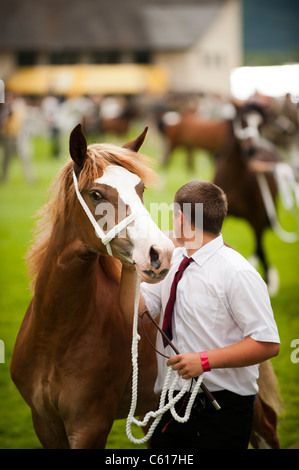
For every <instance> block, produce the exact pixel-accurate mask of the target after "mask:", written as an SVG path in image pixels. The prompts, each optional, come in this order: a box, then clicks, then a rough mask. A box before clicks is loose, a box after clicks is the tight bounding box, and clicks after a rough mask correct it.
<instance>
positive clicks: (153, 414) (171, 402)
mask: <svg viewBox="0 0 299 470" xmlns="http://www.w3.org/2000/svg"><path fill="white" fill-rule="evenodd" d="M139 299H140V276H139V274H138V273H137V271H136V289H135V301H134V319H133V332H132V336H133V338H132V366H133V374H132V401H131V407H130V411H129V414H128V417H127V423H126V433H127V436H128V438H129V439H130V441H131V442H133V443H134V444H143V443H145V442H147V441H148V440H149V439H150V438H151V437H152V435H153V433H154V430H155V429H156V427H157V425H158V424H159V422H160V420H161V418H162V416H163V414H164V413H165V412H166V411H168V410H169V409H170V412H171V414H172V416H173V418H174V419H175V420H176V421H178V422H179V423H186V422H187V421H188V419H189V418H190V414H191V409H192V406H193V403H194V401H195V398H196V396H197V394H198V390H199V387H200V385H201V382H202V375H201V376H200V377H198V380H197V382H196V384H195V387H194V389H193V391H192V393H191V396H190V398H189V401H188V404H187V407H186V412H185V415H184V416H179V415H178V414H177V412H176V410H175V408H174V406H175V404H176V403H177V402H178V401H179V400H180V399H181V398H182V396H183V395H184V394H185V393H186V392H187V391H188V389H189V388H190V386H191V381H192V379H189V380H186V381H185V382H186V383H185V384H184V386H183V388H182V389H181V390H180V392H179V393H178V394H177V395H176V396H174V392H175V387H176V385H177V383H178V381H179V379H180V376H179V375H178V373H177V372H175V371H173V370H172V367H171V366H169V367H168V371H167V375H166V378H165V381H164V385H163V389H162V392H161V396H160V403H159V408H158V409H157V410H156V411H149V412H148V413H147V414H146V415H145V417H144V419H143V420H142V421H139V420H136V419H135V417H134V416H135V412H136V407H137V395H138V342H139V340H140V336H139V334H138V307H139ZM173 375H175V378H174V379H173V380H172V383H171V378H172V376H173ZM167 390H169V397H168V403H167V404H165V400H166V395H167ZM151 418H154V421H153V423H152V424H151V426H150V428H149V430H148V432H147V434H146V435H145V436H144V437H142V438H141V439H136V438H135V437H134V436H133V434H132V429H131V428H132V424H133V423H134V424H136V425H137V426H139V427H145V426H146V425H147V424H148V422H149V420H150V419H151Z"/></svg>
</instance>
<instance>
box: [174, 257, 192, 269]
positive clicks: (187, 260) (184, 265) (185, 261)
mask: <svg viewBox="0 0 299 470" xmlns="http://www.w3.org/2000/svg"><path fill="white" fill-rule="evenodd" d="M192 261H194V259H193V258H188V257H187V256H185V257H184V258H183V260H182V261H181V264H180V266H179V269H178V271H184V270H185V269H186V268H187V266H189V264H190V263H192Z"/></svg>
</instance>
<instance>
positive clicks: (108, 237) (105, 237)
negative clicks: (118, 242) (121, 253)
mask: <svg viewBox="0 0 299 470" xmlns="http://www.w3.org/2000/svg"><path fill="white" fill-rule="evenodd" d="M73 179H74V185H75V190H76V194H77V197H78V200H79V202H80V204H81V206H82V207H83V209H84V211H85V213H86V215H87V217H88V218H89V220H90V222H91V224H92V225H93V228H94V229H95V233H96V236H97V237H99V238H100V239H101V241H102V243H103V244H104V245H105V246H106V249H107V253H108V254H109V255H110V256H113V254H112V249H111V246H110V242H111V241H112V240H113V239H114V238H116V237H117V235H118V234H119V233H120V232H121V231H122V230H123V229H124V228H126V227H127V226H128V225H129V224H130V223H131V222H133V221H134V220H135V219H136V218H137V217H140V216H142V215H146V216H150V214H149V212H148V211H147V210H146V209H145V207H144V206H142V208H141V209H140V210H138V211H135V212H132V213H131V214H130V215H128V217H126V218H124V219H123V220H121V221H120V222H119V224H117V225H115V226H114V227H113V228H112V229H111V230H109V232H108V233H105V232H104V231H103V230H102V229H101V227H100V225H99V224H98V222H97V221H96V219H95V218H94V216H93V214H92V213H91V211H90V209H89V207H88V205H87V204H86V202H85V201H84V199H83V197H82V195H81V193H80V191H79V187H78V180H77V177H76V174H75V172H74V171H73Z"/></svg>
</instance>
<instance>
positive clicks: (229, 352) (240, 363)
mask: <svg viewBox="0 0 299 470" xmlns="http://www.w3.org/2000/svg"><path fill="white" fill-rule="evenodd" d="M278 352H279V344H276V343H267V342H261V341H255V340H254V339H252V338H246V339H244V340H243V341H240V342H239V343H236V344H233V345H231V346H228V347H225V348H221V349H214V350H210V351H208V357H209V363H210V367H211V368H212V369H222V368H227V367H247V366H250V365H253V364H259V363H260V362H264V361H266V360H267V359H269V358H270V357H273V356H276V355H277V354H278Z"/></svg>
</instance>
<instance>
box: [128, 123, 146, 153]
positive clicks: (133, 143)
mask: <svg viewBox="0 0 299 470" xmlns="http://www.w3.org/2000/svg"><path fill="white" fill-rule="evenodd" d="M147 131H148V126H146V127H145V128H144V130H143V131H142V132H141V134H140V135H139V136H138V137H136V139H133V140H130V141H129V142H127V143H126V144H124V145H123V147H124V148H126V149H129V150H133V151H134V152H138V150H139V149H140V147H141V145H142V144H143V142H144V139H145V137H146V134H147Z"/></svg>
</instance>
